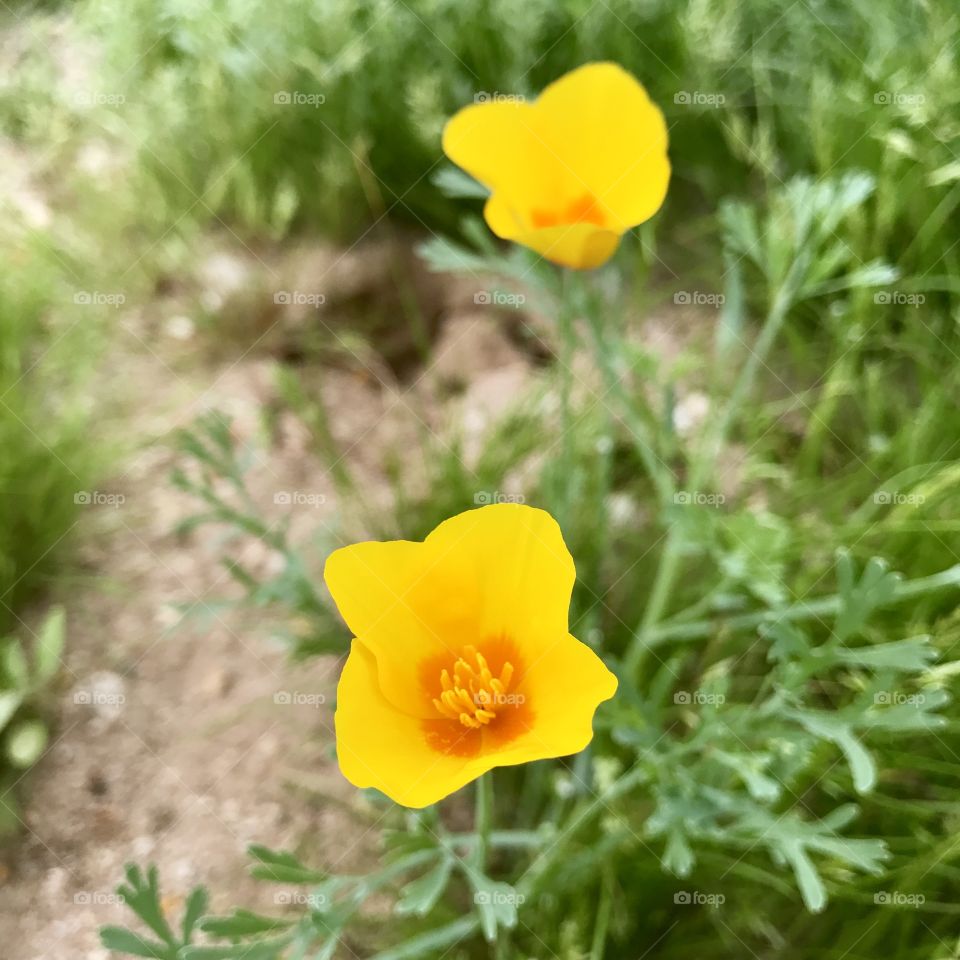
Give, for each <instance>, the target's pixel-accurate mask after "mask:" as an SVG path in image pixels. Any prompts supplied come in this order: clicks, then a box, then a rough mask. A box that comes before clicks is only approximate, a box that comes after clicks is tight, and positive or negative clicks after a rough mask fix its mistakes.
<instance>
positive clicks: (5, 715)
mask: <svg viewBox="0 0 960 960" xmlns="http://www.w3.org/2000/svg"><path fill="white" fill-rule="evenodd" d="M22 703H23V694H22V693H20V691H19V690H4V691H2V692H0V730H3V729H4V727H6V725H7V724H8V723H9V722H10V718H11V717H12V716H13V715H14V714H15V713H16V712H17V710H19V709H20V705H21V704H22Z"/></svg>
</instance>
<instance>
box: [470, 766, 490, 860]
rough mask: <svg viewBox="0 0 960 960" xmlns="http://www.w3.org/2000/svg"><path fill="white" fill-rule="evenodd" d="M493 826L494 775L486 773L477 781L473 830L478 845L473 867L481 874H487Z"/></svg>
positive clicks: (474, 854)
mask: <svg viewBox="0 0 960 960" xmlns="http://www.w3.org/2000/svg"><path fill="white" fill-rule="evenodd" d="M492 824H493V773H492V772H488V773H485V774H484V775H483V776H482V777H480V779H479V780H477V794H476V813H475V816H474V821H473V829H474V832H475V833H476V835H477V843H476V846H475V847H474V848H473V867H474V869H475V870H476V871H477V873H480V874H486V872H487V851H488V850H489V849H490V829H491V826H492Z"/></svg>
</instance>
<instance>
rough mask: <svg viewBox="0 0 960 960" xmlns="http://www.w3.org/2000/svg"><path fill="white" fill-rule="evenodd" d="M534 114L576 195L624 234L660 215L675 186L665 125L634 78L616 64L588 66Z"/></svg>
mask: <svg viewBox="0 0 960 960" xmlns="http://www.w3.org/2000/svg"><path fill="white" fill-rule="evenodd" d="M535 109H536V110H537V113H538V124H539V126H540V129H541V130H542V131H543V134H542V135H543V136H545V137H546V138H547V140H548V142H549V143H550V144H551V145H552V147H553V150H554V151H557V152H560V153H561V155H562V157H563V161H564V166H565V168H566V169H567V171H568V172H569V173H570V175H571V176H573V177H574V178H575V179H576V181H577V184H578V189H579V190H580V191H584V190H585V191H587V192H588V193H589V194H591V195H592V196H593V197H595V198H596V199H597V200H598V201H599V203H600V204H601V205H602V206H603V208H604V209H605V210H607V211H609V212H610V214H611V215H612V216H613V217H614V218H615V221H616V224H617V225H618V226H619V229H620V231H621V232H623V231H624V230H626V229H628V228H629V227H632V226H636V225H637V224H638V223H643V221H644V220H648V219H649V218H650V217H652V216H653V214H654V213H656V212H657V210H659V209H660V206H661V205H662V203H663V200H664V197H665V196H666V193H667V184H668V183H669V180H670V163H669V161H668V159H667V126H666V123H665V122H664V119H663V114H662V113H661V112H660V110H659V109H658V108H657V106H656V105H655V104H654V103H653V102H652V101H651V100H650V98H649V97H648V96H647V92H646V90H644V88H643V86H642V85H641V84H640V83H639V82H638V81H637V79H636V78H635V77H634V76H632V75H631V74H629V73H627V71H626V70H624V69H623V68H622V67H620V66H618V65H617V64H615V63H588V64H585V65H584V66H582V67H579V68H578V69H576V70H572V71H571V72H570V73H568V74H566V75H565V76H563V77H561V78H560V79H559V80H556V81H555V82H554V83H552V84H550V86H548V87H547V88H546V89H545V90H544V91H543V93H541V95H540V97H539V98H538V99H537V101H536V104H535Z"/></svg>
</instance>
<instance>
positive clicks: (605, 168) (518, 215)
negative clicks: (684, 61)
mask: <svg viewBox="0 0 960 960" xmlns="http://www.w3.org/2000/svg"><path fill="white" fill-rule="evenodd" d="M443 151H444V153H446V155H447V156H448V157H449V158H450V159H451V160H452V161H453V162H454V163H455V164H457V166H459V167H462V168H463V169H464V170H466V171H467V172H468V173H469V174H470V175H471V176H472V177H474V178H475V179H477V180H479V181H480V182H481V183H482V184H484V186H486V187H487V188H488V189H489V190H490V197H489V199H488V200H487V204H486V207H485V208H484V217H485V218H486V221H487V224H488V226H489V227H490V229H491V230H492V231H493V232H494V233H495V234H496V235H497V236H498V237H502V238H503V239H505V240H513V241H515V242H516V243H520V244H523V246H525V247H530V248H531V249H533V250H536V251H537V253H539V254H540V255H541V256H544V257H546V258H547V259H548V260H552V261H553V262H554V263H559V264H561V265H563V266H566V267H573V268H575V269H579V270H586V269H590V268H592V267H598V266H600V265H601V264H603V263H605V262H606V261H607V260H608V259H609V258H610V257H611V256H612V255H613V253H614V251H615V250H616V249H617V246H618V244H619V243H620V237H621V236H622V235H623V234H624V233H625V232H626V231H627V230H629V229H630V228H631V227H635V226H636V225H637V224H639V223H643V222H644V220H649V219H650V217H652V216H653V215H654V214H655V213H656V212H657V210H659V209H660V206H661V204H662V203H663V199H664V197H665V196H666V193H667V183H668V181H669V179H670V163H669V161H668V160H667V127H666V124H665V123H664V120H663V114H662V113H661V112H660V110H659V109H658V108H657V106H656V105H655V104H654V103H653V102H652V101H651V100H650V98H649V97H648V96H647V93H646V91H645V90H644V89H643V87H642V86H641V85H640V83H639V82H638V81H637V80H636V79H635V78H634V77H633V76H632V75H631V74H629V73H627V71H626V70H624V69H623V68H622V67H619V66H617V64H615V63H588V64H586V65H584V66H582V67H579V68H578V69H576V70H573V71H572V72H570V73H568V74H566V75H565V76H563V77H561V78H560V79H559V80H557V81H555V82H554V83H551V84H550V86H548V87H547V88H546V89H545V90H544V91H543V93H541V94H540V96H539V97H538V98H537V100H536V101H535V102H534V103H529V104H528V103H523V102H517V101H513V100H511V101H500V100H490V101H487V102H484V103H479V104H475V105H473V106H470V107H465V108H464V109H463V110H461V111H460V112H459V113H457V114H456V116H454V117H453V118H452V119H451V120H450V122H449V123H448V124H447V125H446V128H445V129H444V131H443Z"/></svg>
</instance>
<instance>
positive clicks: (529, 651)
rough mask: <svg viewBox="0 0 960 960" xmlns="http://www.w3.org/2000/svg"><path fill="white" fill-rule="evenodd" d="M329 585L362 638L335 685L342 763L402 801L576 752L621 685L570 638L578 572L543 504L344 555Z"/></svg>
mask: <svg viewBox="0 0 960 960" xmlns="http://www.w3.org/2000/svg"><path fill="white" fill-rule="evenodd" d="M324 577H325V579H326V582H327V586H328V587H329V589H330V592H331V594H332V595H333V598H334V600H335V601H336V604H337V607H338V608H339V610H340V613H341V614H342V615H343V618H344V620H346V622H347V625H348V626H349V627H350V629H351V630H352V631H353V633H354V634H355V636H356V638H355V639H354V641H353V645H352V646H351V649H350V655H349V657H348V658H347V662H346V664H345V666H344V668H343V673H342V675H341V677H340V684H339V686H338V688H337V712H336V730H337V756H338V758H339V761H340V769H341V770H342V771H343V775H344V776H345V777H346V778H347V779H348V780H349V781H350V782H351V783H353V784H354V785H356V786H358V787H376V788H377V789H378V790H380V791H382V792H383V793H385V794H387V795H388V796H389V797H391V798H392V799H393V800H395V801H396V802H397V803H400V804H403V805H404V806H407V807H425V806H427V805H428V804H431V803H435V802H437V801H438V800H441V799H442V798H443V797H445V796H447V795H448V794H450V793H453V792H454V791H455V790H458V789H459V788H460V787H462V786H463V785H464V784H466V783H469V782H470V781H471V780H474V779H476V778H477V777H479V776H480V775H481V774H483V773H485V772H486V771H487V770H490V769H491V768H492V767H496V766H506V765H510V764H517V763H525V762H527V761H529V760H540V759H544V758H546V757H560V756H566V755H568V754H571V753H577V752H578V751H580V750H582V749H583V748H584V747H585V746H586V745H587V744H588V743H589V742H590V739H591V737H592V736H593V728H592V723H593V714H594V711H595V710H596V708H597V706H598V705H599V704H600V703H601V702H602V701H604V700H608V699H609V698H610V697H612V696H613V694H614V692H615V690H616V688H617V680H616V678H615V677H614V676H613V674H612V673H610V671H609V670H607V668H606V667H605V666H604V665H603V663H602V662H601V660H600V659H599V657H597V655H596V654H595V653H594V652H593V651H592V650H591V649H590V648H589V647H587V646H586V645H584V644H582V643H581V642H580V641H579V640H577V639H576V638H575V637H573V636H571V635H570V633H569V632H568V623H567V617H568V612H569V605H570V593H571V591H572V589H573V582H574V579H575V577H576V573H575V571H574V566H573V560H572V558H571V557H570V553H569V552H568V550H567V548H566V545H565V544H564V542H563V536H562V535H561V533H560V528H559V526H558V525H557V523H556V521H555V520H554V519H553V518H552V517H551V516H550V515H549V514H548V513H546V512H544V511H543V510H537V509H534V508H533V507H527V506H522V505H520V504H494V505H492V506H487V507H481V508H480V509H477V510H469V511H467V512H466V513H461V514H459V515H458V516H456V517H453V518H452V519H450V520H447V521H446V522H444V523H442V524H440V526H439V527H437V528H436V530H434V531H433V533H431V534H430V536H428V537H427V539H426V540H425V541H423V542H422V543H415V542H411V541H408V540H394V541H390V542H386V543H381V542H368V543H358V544H354V545H353V546H349V547H344V548H343V549H341V550H337V551H336V552H335V553H333V554H332V555H331V556H330V558H329V559H328V560H327V564H326V569H325V571H324Z"/></svg>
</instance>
